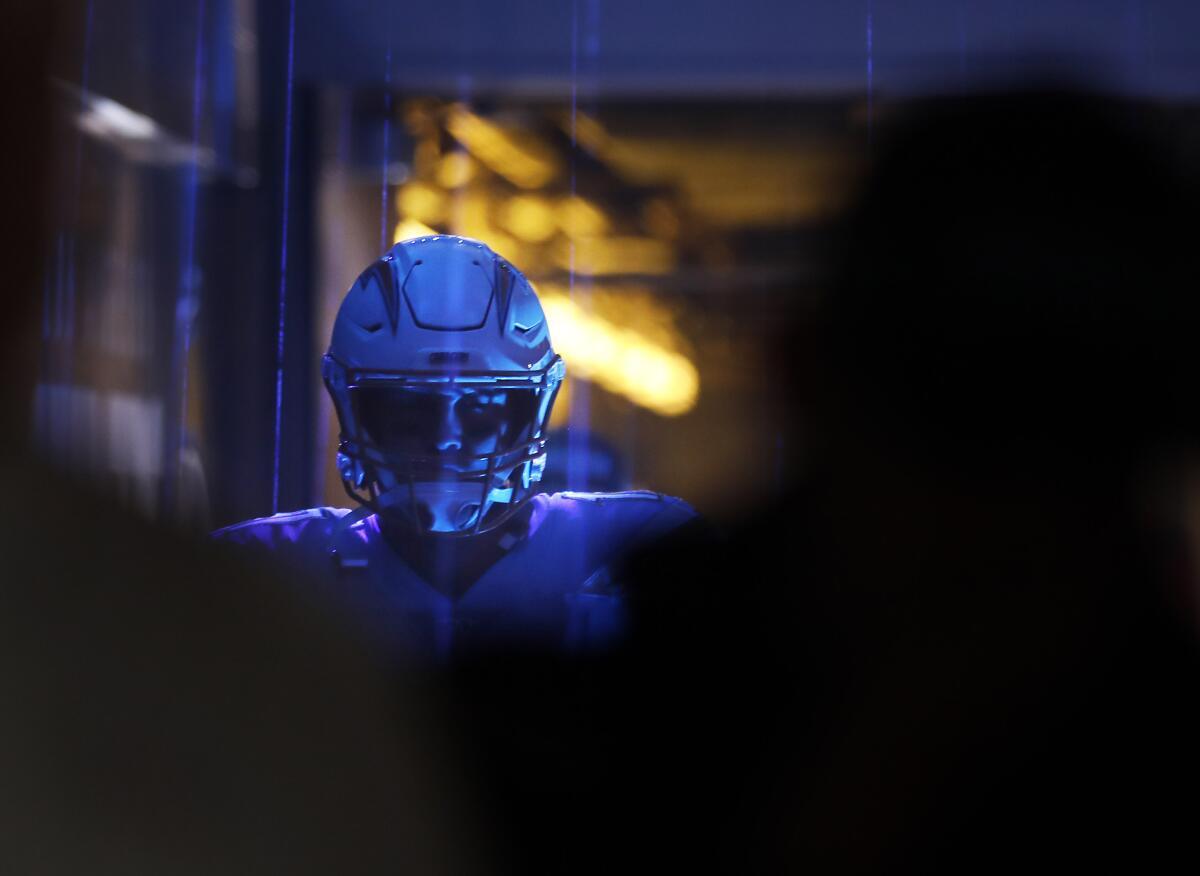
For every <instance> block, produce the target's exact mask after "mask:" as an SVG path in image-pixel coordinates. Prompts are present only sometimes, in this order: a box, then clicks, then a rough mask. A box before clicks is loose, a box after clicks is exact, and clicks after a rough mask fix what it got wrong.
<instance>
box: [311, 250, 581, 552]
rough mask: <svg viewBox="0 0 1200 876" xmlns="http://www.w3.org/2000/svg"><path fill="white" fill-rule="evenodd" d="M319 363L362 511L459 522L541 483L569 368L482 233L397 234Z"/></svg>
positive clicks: (493, 522) (420, 526)
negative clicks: (402, 237)
mask: <svg viewBox="0 0 1200 876" xmlns="http://www.w3.org/2000/svg"><path fill="white" fill-rule="evenodd" d="M322 372H323V377H324V380H325V386H326V388H327V389H328V390H329V394H330V396H331V397H332V399H333V406H334V409H335V410H336V411H337V416H338V422H339V424H340V426H341V435H340V439H339V446H338V460H337V461H338V471H339V473H340V474H341V477H342V484H343V486H344V487H345V489H346V492H347V494H348V495H349V496H350V497H351V498H352V499H354V500H355V501H356V502H358V503H359V504H360V505H362V506H363V508H364V509H366V510H364V511H362V512H361V513H368V512H375V513H379V514H382V515H385V516H386V517H388V518H389V519H396V518H398V519H400V520H401V521H402V522H403V523H404V524H406V525H408V526H411V527H412V528H415V529H416V530H418V531H420V532H423V533H429V534H433V535H450V536H462V535H472V534H475V533H478V532H483V531H486V530H489V529H493V528H495V527H496V526H499V525H500V524H501V523H503V522H504V521H505V520H506V519H508V518H509V517H510V516H511V515H512V514H513V513H515V512H516V510H517V509H518V508H519V507H520V506H521V505H522V504H523V503H524V502H525V501H526V500H527V499H529V498H530V497H532V496H533V494H534V492H535V485H536V484H537V482H538V481H539V480H540V479H541V475H542V470H543V469H544V468H545V465H546V438H545V435H546V425H547V423H548V422H549V419H550V410H551V408H552V406H553V404H554V397H555V395H556V394H557V391H558V387H559V385H560V384H561V383H562V380H563V377H564V375H565V368H564V365H563V361H562V359H561V358H560V357H559V356H558V355H556V354H555V352H554V350H553V348H552V347H551V345H550V332H549V328H548V326H547V325H546V316H545V314H544V313H543V312H542V307H541V304H540V303H539V302H538V299H537V295H536V294H535V293H534V291H533V288H532V287H531V286H530V285H529V281H528V280H526V279H525V277H524V275H522V274H521V272H520V271H518V270H517V269H516V268H515V267H513V266H512V265H511V264H510V263H509V262H507V261H505V260H504V259H503V258H501V257H500V256H498V255H496V254H495V253H494V252H492V251H491V250H490V249H489V248H488V247H487V246H486V245H484V244H482V243H480V242H479V241H476V240H469V239H467V238H462V237H450V236H446V235H435V236H431V237H420V238H415V239H413V240H406V241H403V242H401V243H398V244H396V245H395V246H394V247H392V249H391V250H389V251H388V252H387V254H385V255H384V256H383V257H382V258H380V259H379V260H378V261H377V262H375V263H374V264H373V265H371V266H370V267H369V268H367V270H366V271H364V272H363V274H362V275H361V276H360V277H359V278H358V279H357V280H356V281H355V282H354V285H353V286H351V287H350V291H349V292H348V293H346V298H345V300H344V301H343V302H342V306H341V308H340V309H339V310H338V314H337V319H336V320H335V322H334V325H333V338H332V340H331V341H330V344H329V352H328V353H327V354H326V355H325V357H324V360H323V368H322Z"/></svg>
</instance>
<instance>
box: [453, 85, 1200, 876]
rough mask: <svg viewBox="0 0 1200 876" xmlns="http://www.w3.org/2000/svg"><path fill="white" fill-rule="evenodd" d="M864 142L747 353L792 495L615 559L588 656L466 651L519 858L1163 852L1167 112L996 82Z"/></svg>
mask: <svg viewBox="0 0 1200 876" xmlns="http://www.w3.org/2000/svg"><path fill="white" fill-rule="evenodd" d="M879 135H880V136H879V138H878V139H877V141H876V155H875V161H874V163H873V167H872V169H871V172H870V173H869V174H868V176H867V178H866V180H865V182H864V184H863V189H862V192H861V194H860V197H859V198H858V200H857V203H856V206H855V207H854V209H853V210H851V211H850V213H849V215H848V216H847V217H846V222H845V226H844V228H843V234H842V241H841V245H840V247H839V248H838V250H837V251H836V252H833V253H831V254H830V256H831V264H832V267H833V272H832V276H833V278H834V279H833V283H832V285H831V287H830V289H829V294H828V296H827V298H826V300H825V301H824V302H823V305H822V307H821V309H820V312H819V313H818V314H817V315H816V318H815V319H811V320H809V321H808V322H806V323H805V324H804V325H803V326H801V327H799V328H798V329H797V331H796V334H795V337H793V338H792V339H791V343H790V344H789V345H788V346H787V347H786V348H785V349H784V350H782V351H781V354H780V361H781V362H782V363H783V364H784V367H785V368H786V371H787V375H788V379H787V380H786V381H781V386H780V392H781V395H788V396H789V397H791V398H792V399H793V400H794V403H795V408H796V416H797V417H798V418H802V420H803V423H804V425H805V426H806V431H807V433H808V434H809V435H810V436H811V440H810V446H811V448H812V450H811V453H812V456H811V458H810V459H809V460H808V465H807V466H806V467H805V468H806V470H807V471H808V472H810V475H809V476H808V477H807V479H806V480H805V482H804V483H801V484H796V485H795V486H794V488H793V489H792V490H790V491H789V492H788V494H787V496H786V497H785V498H784V500H782V501H781V502H779V503H778V504H777V505H775V506H773V507H770V508H764V509H763V510H762V511H761V513H760V514H758V515H756V516H755V517H754V518H753V519H748V520H744V521H741V522H740V523H738V524H736V525H735V526H734V527H733V528H732V531H731V533H730V534H729V536H728V538H726V539H724V540H714V539H713V537H712V534H711V533H709V532H704V531H702V530H700V529H699V528H697V527H689V528H685V529H682V530H679V531H677V532H676V533H674V534H673V536H671V537H670V538H669V539H668V540H667V542H666V543H665V544H663V545H660V546H659V547H658V548H657V549H656V550H654V551H652V552H650V553H648V554H645V555H643V556H642V557H640V558H639V559H638V560H637V561H636V562H635V563H634V565H633V566H632V568H631V569H630V571H629V572H628V574H627V575H626V577H625V578H624V582H625V584H626V585H627V586H628V588H629V590H630V592H631V593H632V598H633V609H634V636H633V640H632V642H631V643H630V646H629V648H628V649H627V651H626V652H624V653H622V654H621V655H618V656H617V657H615V658H613V659H610V660H607V661H601V662H597V663H593V664H586V665H585V664H573V665H570V666H563V665H561V664H553V665H551V664H546V663H542V664H537V665H534V666H530V665H528V664H527V663H526V664H522V665H520V666H519V669H518V668H517V667H514V666H513V665H512V663H511V662H510V663H509V664H502V663H496V662H492V663H490V664H489V665H487V666H486V667H480V666H475V667H469V670H470V671H465V670H464V675H463V678H465V679H467V681H468V684H466V685H465V686H464V688H463V689H464V690H468V691H469V692H470V694H471V696H470V697H469V698H468V699H469V701H470V702H471V704H472V707H473V709H474V710H475V711H473V712H472V714H473V715H475V716H477V717H478V716H479V715H482V716H483V718H482V719H481V720H478V721H476V722H474V723H473V724H472V726H473V727H475V728H477V729H478V737H477V738H478V743H477V750H479V751H482V752H487V757H486V758H485V762H486V764H487V766H488V769H489V770H490V773H489V772H488V771H487V770H485V771H484V772H483V773H482V774H485V775H491V777H492V779H493V786H494V787H498V788H500V789H502V794H503V795H505V796H506V799H509V800H513V801H520V805H514V806H513V807H512V808H511V809H510V810H508V811H507V812H506V813H505V815H504V817H505V818H506V819H507V822H506V823H507V825H508V829H509V831H510V835H511V836H512V837H513V838H514V839H515V841H517V842H519V843H522V850H523V851H525V852H526V853H527V855H528V856H529V857H530V859H531V860H533V861H536V862H538V863H541V864H547V863H548V862H549V863H550V864H562V863H563V862H570V863H571V864H572V866H587V865H590V868H591V869H595V870H597V871H599V870H603V869H606V868H607V867H611V866H613V865H615V864H618V863H619V862H621V861H626V862H627V861H631V860H636V861H639V862H642V863H645V864H649V865H654V864H660V865H669V866H671V867H673V868H688V867H692V868H696V869H703V870H705V871H711V870H713V869H717V870H723V871H727V872H737V873H744V872H756V871H766V872H780V871H782V872H792V871H802V870H803V869H805V868H808V869H812V870H813V871H814V872H826V871H830V870H833V871H850V872H901V871H904V870H906V869H910V868H921V869H925V870H929V869H954V870H958V871H961V870H969V871H978V870H992V869H1005V870H1009V871H1011V870H1012V869H1014V868H1017V867H1027V866H1029V865H1030V864H1031V863H1033V862H1037V863H1039V864H1040V863H1049V864H1053V865H1055V866H1059V867H1063V866H1071V867H1072V868H1078V867H1086V866H1093V865H1097V864H1100V863H1111V862H1114V861H1117V862H1122V863H1124V864H1125V865H1127V866H1128V865H1140V866H1146V865H1151V866H1152V865H1153V864H1155V863H1156V862H1162V861H1165V860H1168V859H1170V858H1171V856H1173V855H1175V856H1177V855H1180V854H1186V855H1189V856H1190V855H1191V854H1192V849H1191V839H1190V836H1191V833H1190V830H1189V827H1188V825H1189V823H1190V821H1191V820H1192V818H1193V815H1194V812H1193V810H1194V807H1190V806H1187V805H1183V804H1181V803H1180V802H1179V801H1181V800H1186V799H1188V796H1189V795H1191V794H1192V793H1193V791H1194V788H1195V787H1196V783H1197V780H1200V770H1198V769H1197V767H1198V766H1200V764H1198V762H1197V753H1196V746H1195V741H1194V740H1195V739H1196V738H1197V734H1198V731H1200V716H1198V714H1197V709H1196V693H1195V684H1196V679H1197V669H1198V668H1200V667H1198V661H1197V651H1196V610H1195V609H1196V603H1195V594H1196V582H1197V575H1196V564H1195V563H1194V562H1193V559H1192V558H1193V557H1194V554H1195V546H1194V545H1192V546H1190V547H1189V545H1188V543H1187V541H1186V540H1185V539H1184V538H1183V537H1182V534H1183V532H1182V527H1181V524H1182V523H1183V521H1184V517H1183V512H1184V509H1185V505H1186V501H1187V486H1188V477H1189V465H1190V464H1191V460H1192V459H1194V457H1190V456H1189V453H1193V452H1194V449H1195V448H1196V447H1197V445H1198V443H1200V421H1198V418H1197V410H1198V409H1197V406H1196V405H1195V404H1194V403H1193V402H1192V400H1191V399H1192V397H1193V395H1194V381H1195V375H1196V374H1197V368H1196V365H1197V361H1196V360H1197V358H1198V356H1200V347H1198V345H1197V344H1196V343H1195V342H1194V340H1193V336H1194V333H1195V331H1196V330H1197V328H1198V327H1200V304H1198V300H1197V293H1196V289H1197V288H1200V285H1198V284H1197V282H1196V276H1195V274H1196V271H1195V269H1194V257H1193V255H1192V251H1193V247H1192V245H1191V244H1190V242H1189V238H1190V235H1191V234H1192V229H1193V222H1194V218H1193V217H1194V216H1195V215H1196V212H1195V204H1196V201H1195V197H1194V194H1193V191H1192V188H1191V183H1190V182H1189V178H1188V177H1187V175H1186V174H1184V173H1182V172H1181V170H1180V169H1179V168H1178V167H1176V166H1174V164H1173V162H1172V159H1171V156H1170V153H1169V150H1168V149H1167V146H1168V145H1169V144H1170V142H1171V139H1172V138H1171V128H1170V127H1169V125H1168V121H1167V116H1166V115H1165V114H1163V113H1161V112H1160V111H1158V110H1156V109H1154V108H1152V107H1148V106H1143V105H1134V104H1127V103H1123V102H1120V101H1116V100H1111V99H1106V98H1100V97H1093V96H1087V95H1083V94H1076V93H1070V92H1056V91H1040V92H1039V91H1028V92H1025V93H1015V94H995V95H979V96H973V97H971V98H969V99H956V100H942V101H931V102H925V103H921V104H919V105H915V106H912V107H909V108H907V110H906V111H904V112H903V113H900V114H899V115H898V116H897V118H896V120H895V122H894V123H893V125H892V126H891V128H890V130H881V131H879ZM1193 483H1194V478H1193ZM1189 551H1190V553H1189ZM597 825H599V826H601V828H600V829H605V830H606V832H605V833H604V835H603V841H598V840H596V838H595V831H596V830H597Z"/></svg>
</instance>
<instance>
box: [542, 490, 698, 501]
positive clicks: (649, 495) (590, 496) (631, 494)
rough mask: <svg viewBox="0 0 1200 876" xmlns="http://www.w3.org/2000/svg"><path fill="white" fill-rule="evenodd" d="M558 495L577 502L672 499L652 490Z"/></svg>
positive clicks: (572, 492) (570, 491)
mask: <svg viewBox="0 0 1200 876" xmlns="http://www.w3.org/2000/svg"><path fill="white" fill-rule="evenodd" d="M559 495H560V496H562V497H563V498H564V499H574V500H575V501H577V502H607V501H609V500H615V501H621V500H629V499H651V500H654V501H658V502H665V501H667V500H668V499H672V498H674V497H673V496H667V495H666V494H664V493H656V492H654V491H653V490H622V491H621V492H619V493H579V492H575V491H574V490H567V491H565V492H562V493H559Z"/></svg>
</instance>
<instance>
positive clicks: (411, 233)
mask: <svg viewBox="0 0 1200 876" xmlns="http://www.w3.org/2000/svg"><path fill="white" fill-rule="evenodd" d="M431 234H437V231H435V230H434V229H432V228H430V227H429V226H428V225H425V224H424V223H422V222H418V221H417V220H416V219H401V220H400V221H399V222H397V223H396V230H395V231H393V232H392V245H393V246H394V245H396V244H397V243H399V242H400V241H402V240H411V239H412V238H414V237H428V236H429V235H431Z"/></svg>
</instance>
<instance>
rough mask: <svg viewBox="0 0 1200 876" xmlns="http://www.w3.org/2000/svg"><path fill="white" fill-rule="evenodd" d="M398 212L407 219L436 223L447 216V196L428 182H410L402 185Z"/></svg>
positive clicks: (398, 195) (430, 223)
mask: <svg viewBox="0 0 1200 876" xmlns="http://www.w3.org/2000/svg"><path fill="white" fill-rule="evenodd" d="M396 212H397V213H398V214H399V215H400V216H403V217H405V218H407V219H415V220H416V221H418V222H424V223H426V224H427V225H435V224H437V223H438V222H441V221H442V220H443V219H444V218H445V216H446V196H445V195H444V194H443V193H442V192H441V190H440V189H437V188H435V187H434V186H431V185H429V184H428V183H423V182H416V181H414V182H410V183H407V184H405V185H403V186H401V187H400V191H399V193H398V194H397V196H396Z"/></svg>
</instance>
